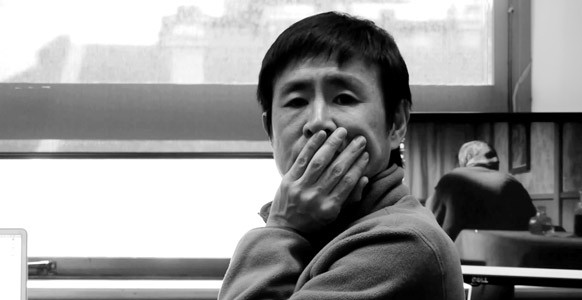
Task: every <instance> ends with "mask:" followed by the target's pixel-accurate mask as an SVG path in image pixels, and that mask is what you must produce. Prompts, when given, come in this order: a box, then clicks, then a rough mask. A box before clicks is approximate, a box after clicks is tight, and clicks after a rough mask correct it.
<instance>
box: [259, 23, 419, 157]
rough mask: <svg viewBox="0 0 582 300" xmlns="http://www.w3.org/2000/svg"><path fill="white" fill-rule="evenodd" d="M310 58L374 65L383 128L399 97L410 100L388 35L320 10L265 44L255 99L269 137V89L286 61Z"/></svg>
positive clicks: (405, 72) (405, 73) (403, 67)
mask: <svg viewBox="0 0 582 300" xmlns="http://www.w3.org/2000/svg"><path fill="white" fill-rule="evenodd" d="M310 58H325V59H334V60H335V61H336V62H337V64H338V65H340V66H341V65H342V64H343V63H346V62H348V61H350V60H351V59H353V58H358V59H362V60H363V61H364V62H366V63H369V64H372V65H376V66H377V67H378V69H379V71H380V72H379V73H380V74H379V76H380V78H379V82H380V85H381V87H380V88H381V91H382V95H383V100H384V110H385V114H386V122H387V125H388V128H391V127H392V123H393V119H394V113H395V111H396V109H397V108H398V106H399V105H401V102H402V101H405V102H406V103H405V104H406V105H408V106H410V105H411V104H412V99H411V94H410V86H409V83H408V69H407V67H406V63H405V62H404V59H403V58H402V56H401V55H400V51H399V50H398V46H397V45H396V42H395V41H394V38H393V37H392V36H391V35H390V34H389V33H388V32H386V30H384V29H382V28H380V27H378V26H376V24H374V22H372V21H369V20H365V19H361V18H357V17H354V16H351V15H348V14H345V13H339V12H325V13H320V14H317V15H313V16H310V17H307V18H305V19H302V20H300V21H298V22H296V23H294V24H293V25H291V26H290V27H289V28H287V29H286V30H285V31H283V33H281V34H280V35H279V37H278V38H277V39H276V40H275V42H274V43H273V44H272V45H271V47H270V48H269V50H268V51H267V53H266V54H265V57H264V58H263V63H262V66H261V71H260V73H259V83H258V87H257V99H258V101H259V104H260V105H261V108H262V110H263V112H265V113H266V127H267V128H266V130H267V132H268V134H269V136H271V134H272V133H271V130H272V125H271V110H272V103H273V87H274V85H275V81H276V80H277V79H278V78H279V76H280V75H281V73H282V72H283V71H284V70H285V68H287V67H288V66H289V65H290V64H291V63H295V62H298V61H302V60H305V59H310ZM393 163H396V164H397V165H399V166H402V165H403V163H402V158H401V153H400V149H399V148H397V149H394V150H393V151H392V152H391V153H390V162H389V164H390V165H391V164H393Z"/></svg>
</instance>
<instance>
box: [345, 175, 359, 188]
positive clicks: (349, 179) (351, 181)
mask: <svg viewBox="0 0 582 300" xmlns="http://www.w3.org/2000/svg"><path fill="white" fill-rule="evenodd" d="M342 182H343V183H344V184H345V185H348V186H351V185H354V184H355V183H356V179H355V178H353V177H351V176H345V177H344V178H343V179H342Z"/></svg>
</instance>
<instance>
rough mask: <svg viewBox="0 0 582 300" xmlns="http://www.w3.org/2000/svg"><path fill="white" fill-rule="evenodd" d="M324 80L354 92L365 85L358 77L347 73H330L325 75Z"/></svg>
mask: <svg viewBox="0 0 582 300" xmlns="http://www.w3.org/2000/svg"><path fill="white" fill-rule="evenodd" d="M324 80H326V81H327V82H329V83H330V84H332V85H334V86H338V87H340V88H345V89H349V90H354V91H355V92H359V91H360V90H361V89H362V88H363V87H364V86H365V84H364V83H363V82H362V81H361V80H360V79H358V78H357V77H354V76H349V75H342V74H330V75H328V76H326V77H325V79H324Z"/></svg>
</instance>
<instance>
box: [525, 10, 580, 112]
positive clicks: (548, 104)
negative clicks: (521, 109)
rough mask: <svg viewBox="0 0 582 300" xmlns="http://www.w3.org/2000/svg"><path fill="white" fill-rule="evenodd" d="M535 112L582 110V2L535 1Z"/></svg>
mask: <svg viewBox="0 0 582 300" xmlns="http://www.w3.org/2000/svg"><path fill="white" fill-rule="evenodd" d="M532 111H533V112H543V111H577V112H582V1H579V0H551V1H550V0H532Z"/></svg>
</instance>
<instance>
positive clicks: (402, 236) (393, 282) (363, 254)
mask: <svg viewBox="0 0 582 300" xmlns="http://www.w3.org/2000/svg"><path fill="white" fill-rule="evenodd" d="M450 249H451V248H450V245H447V242H446V241H445V240H444V239H439V238H436V239H435V237H434V236H433V237H431V238H428V237H427V235H425V233H421V232H417V231H414V230H412V231H406V230H404V231H403V230H393V229H392V228H388V227H383V228H382V227H377V228H375V229H373V230H370V231H366V232H361V233H359V234H355V235H353V236H350V237H348V238H346V239H344V240H342V242H340V243H338V244H336V245H334V246H333V247H332V248H330V249H327V250H328V251H326V253H325V255H323V256H321V257H316V261H317V262H316V263H315V264H313V266H312V268H311V269H310V272H309V273H310V275H307V274H304V275H307V276H306V277H308V278H304V280H300V282H299V284H300V285H301V286H299V287H298V288H297V290H296V292H295V294H293V297H292V298H291V299H320V300H326V299H329V300H331V299H354V300H355V299H368V300H372V299H378V300H380V299H390V300H395V299H432V300H436V299H442V300H444V299H450V300H460V299H464V294H463V293H464V292H463V281H462V274H461V267H460V263H459V260H458V257H457V256H456V255H454V251H453V252H450V251H448V250H450Z"/></svg>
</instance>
